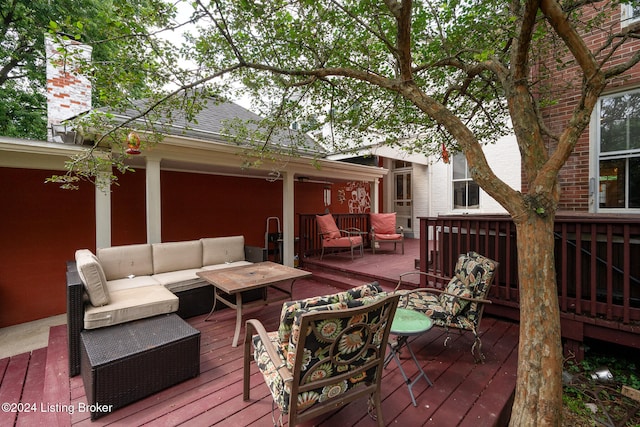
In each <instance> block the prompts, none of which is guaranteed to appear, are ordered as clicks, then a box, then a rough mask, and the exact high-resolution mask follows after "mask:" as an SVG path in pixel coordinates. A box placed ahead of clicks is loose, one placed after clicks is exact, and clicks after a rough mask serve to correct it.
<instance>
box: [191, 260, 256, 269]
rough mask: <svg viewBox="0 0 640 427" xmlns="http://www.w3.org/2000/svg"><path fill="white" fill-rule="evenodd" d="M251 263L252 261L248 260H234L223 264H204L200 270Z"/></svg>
mask: <svg viewBox="0 0 640 427" xmlns="http://www.w3.org/2000/svg"><path fill="white" fill-rule="evenodd" d="M251 264H253V263H252V262H249V261H236V262H229V263H225V264H215V265H205V266H204V267H202V270H221V269H223V268H230V267H240V266H241V265H251Z"/></svg>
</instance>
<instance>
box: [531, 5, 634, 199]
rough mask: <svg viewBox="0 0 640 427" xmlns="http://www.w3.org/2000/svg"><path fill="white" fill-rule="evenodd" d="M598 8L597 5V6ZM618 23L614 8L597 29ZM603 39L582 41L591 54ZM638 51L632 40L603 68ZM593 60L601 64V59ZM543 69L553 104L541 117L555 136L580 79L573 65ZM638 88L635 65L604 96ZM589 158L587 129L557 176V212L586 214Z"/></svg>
mask: <svg viewBox="0 0 640 427" xmlns="http://www.w3.org/2000/svg"><path fill="white" fill-rule="evenodd" d="M601 5H602V4H599V6H601ZM583 11H584V13H585V15H584V17H583V19H585V20H587V19H589V17H590V16H593V15H594V14H595V12H594V9H593V8H591V7H585V8H584V10H583ZM619 19H620V7H619V6H616V7H615V8H614V9H613V13H612V15H611V16H610V18H609V19H608V20H607V21H606V22H604V23H602V24H601V25H599V27H600V28H609V27H611V28H612V30H613V31H616V32H617V31H619V30H620V24H619ZM605 37H606V35H605V34H603V33H602V32H598V31H592V32H591V33H589V35H587V36H586V37H585V41H586V43H587V46H589V47H590V49H591V50H592V51H594V52H595V51H596V49H597V48H599V47H600V46H601V44H602V43H603V42H604V41H605ZM638 49H640V41H637V40H636V41H634V42H631V43H628V45H627V46H626V47H625V48H624V49H622V50H620V51H619V52H617V53H616V54H615V55H614V56H613V57H611V59H610V60H609V62H608V63H607V68H608V67H610V66H613V65H616V64H620V63H622V62H623V61H624V60H626V59H628V57H629V56H630V54H631V52H637V51H638ZM605 52H606V51H605ZM597 58H598V59H600V60H601V59H602V58H603V55H600V56H598V57H597ZM564 59H565V60H567V59H569V56H564ZM547 65H548V67H547V68H546V70H547V72H548V75H546V76H545V77H544V79H543V81H542V88H543V89H544V90H550V91H551V93H553V94H554V98H555V100H556V101H557V102H556V103H554V104H553V105H551V106H549V107H546V108H544V109H543V110H542V116H543V119H544V121H545V124H546V125H547V126H548V128H549V129H550V130H551V131H553V132H555V133H559V132H561V131H562V130H563V129H564V128H565V126H566V124H567V122H568V121H569V119H570V117H571V114H572V111H573V109H574V107H575V105H576V102H577V101H578V100H579V94H580V90H581V88H580V84H581V77H578V76H577V71H578V68H577V66H576V65H575V64H574V63H572V65H570V66H568V67H567V68H566V69H563V70H560V71H558V70H555V65H556V63H555V61H554V60H550V61H547ZM542 69H544V67H540V68H539V69H538V70H542ZM638 86H640V65H636V66H635V67H634V68H632V69H631V70H629V71H628V72H626V73H625V74H624V75H623V76H621V77H619V78H616V79H615V80H613V81H612V82H611V84H609V86H608V87H607V89H606V93H615V92H620V91H624V90H628V89H632V88H636V87H638ZM548 146H549V150H550V152H551V151H553V149H554V148H555V143H554V142H552V141H549V143H548ZM589 156H590V146H589V128H587V129H586V130H585V132H584V133H583V135H582V136H581V137H580V139H579V141H578V143H577V145H576V147H575V150H574V153H573V154H572V155H571V157H570V158H569V159H568V161H567V163H566V164H565V166H564V167H563V169H562V170H561V172H560V176H559V182H560V185H561V188H562V195H561V199H560V206H559V208H560V209H561V210H570V211H588V210H589ZM522 182H523V187H525V186H526V180H525V179H523V180H522ZM523 190H526V188H523Z"/></svg>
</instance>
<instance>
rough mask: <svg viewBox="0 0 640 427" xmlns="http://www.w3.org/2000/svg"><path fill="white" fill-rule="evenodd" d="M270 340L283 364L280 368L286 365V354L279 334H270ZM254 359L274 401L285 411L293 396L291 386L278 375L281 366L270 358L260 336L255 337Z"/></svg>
mask: <svg viewBox="0 0 640 427" xmlns="http://www.w3.org/2000/svg"><path fill="white" fill-rule="evenodd" d="M269 339H270V340H271V342H272V343H273V346H274V347H275V349H276V351H277V352H278V355H279V356H280V361H281V362H282V363H281V364H280V366H282V365H284V364H285V360H284V354H283V353H282V348H281V346H280V345H279V341H278V333H277V332H269ZM253 359H254V360H255V361H256V365H257V366H258V369H259V370H260V372H262V375H263V376H264V380H265V382H266V383H267V386H268V387H269V390H270V391H271V394H272V395H273V399H274V401H275V403H276V404H277V405H278V407H279V408H280V409H281V410H282V411H283V412H285V411H284V409H283V408H287V409H288V407H289V395H290V394H291V384H289V383H285V382H284V381H283V379H282V377H281V376H280V374H279V373H278V368H279V366H276V365H274V363H273V362H272V361H271V359H270V358H269V354H268V353H267V350H266V348H265V346H264V343H263V342H262V340H261V339H260V336H259V335H254V336H253Z"/></svg>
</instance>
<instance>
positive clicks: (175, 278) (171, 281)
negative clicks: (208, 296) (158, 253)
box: [153, 268, 204, 292]
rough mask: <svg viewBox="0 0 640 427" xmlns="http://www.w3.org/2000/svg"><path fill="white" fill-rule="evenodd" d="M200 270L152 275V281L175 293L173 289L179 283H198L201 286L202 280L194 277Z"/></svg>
mask: <svg viewBox="0 0 640 427" xmlns="http://www.w3.org/2000/svg"><path fill="white" fill-rule="evenodd" d="M200 270H202V269H201V268H190V269H187V270H178V271H168V272H166V273H159V274H154V275H153V279H154V280H157V281H158V283H160V284H161V285H164V286H165V287H166V288H167V289H169V290H170V291H173V292H176V291H175V290H174V287H175V285H178V284H180V283H191V282H198V283H200V284H203V282H204V280H203V279H201V278H199V277H198V276H196V273H197V272H198V271H200Z"/></svg>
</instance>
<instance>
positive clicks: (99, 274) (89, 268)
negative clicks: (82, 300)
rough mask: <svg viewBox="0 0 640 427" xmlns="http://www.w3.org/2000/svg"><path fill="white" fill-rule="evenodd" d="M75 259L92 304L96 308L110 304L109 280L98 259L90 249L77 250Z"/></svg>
mask: <svg viewBox="0 0 640 427" xmlns="http://www.w3.org/2000/svg"><path fill="white" fill-rule="evenodd" d="M75 257H76V267H77V269H78V275H79V276H80V280H82V283H83V285H84V289H85V290H86V292H87V294H88V295H89V300H90V301H91V304H93V305H95V306H96V307H98V306H102V305H107V304H109V290H108V289H107V278H106V276H105V274H104V270H103V269H102V266H101V265H100V262H99V261H98V258H96V256H95V255H94V254H93V252H91V251H90V250H89V249H79V250H77V251H76V254H75Z"/></svg>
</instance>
